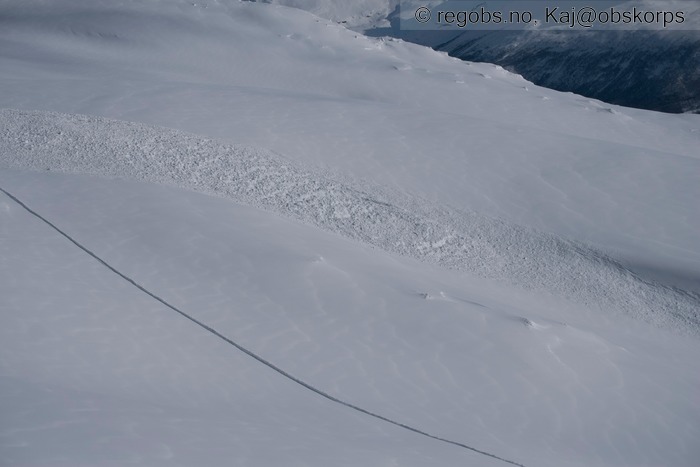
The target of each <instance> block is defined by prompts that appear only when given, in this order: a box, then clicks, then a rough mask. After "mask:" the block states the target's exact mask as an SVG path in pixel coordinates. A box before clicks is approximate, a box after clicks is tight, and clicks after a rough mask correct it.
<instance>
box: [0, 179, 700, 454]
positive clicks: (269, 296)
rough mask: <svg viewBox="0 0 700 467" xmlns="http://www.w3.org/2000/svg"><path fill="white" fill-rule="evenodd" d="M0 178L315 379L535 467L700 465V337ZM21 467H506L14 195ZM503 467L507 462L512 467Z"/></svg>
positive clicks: (124, 202) (368, 257)
mask: <svg viewBox="0 0 700 467" xmlns="http://www.w3.org/2000/svg"><path fill="white" fill-rule="evenodd" d="M0 184H1V186H2V187H3V189H6V190H8V191H10V192H11V193H12V194H13V195H15V196H17V197H18V198H19V199H20V200H22V201H23V202H24V203H26V204H27V205H28V206H29V207H31V208H32V209H34V210H36V211H37V212H39V213H40V214H42V215H45V216H47V217H48V218H49V220H50V221H51V222H53V223H54V224H55V225H57V226H58V227H59V228H63V229H64V230H65V231H67V233H68V234H70V235H72V236H73V237H74V238H76V239H78V240H79V241H80V242H82V244H84V245H85V246H86V247H88V248H89V249H90V250H91V251H94V252H96V253H97V254H98V255H100V256H101V257H102V258H104V259H105V260H106V261H107V262H109V263H110V264H111V265H113V266H114V267H116V268H117V269H119V270H120V271H122V272H123V273H125V274H127V275H128V276H129V277H132V278H136V279H137V280H138V282H139V283H140V284H142V285H143V286H145V287H146V288H148V289H149V290H151V291H153V292H154V293H156V294H157V295H158V296H160V297H164V298H165V299H166V300H168V301H170V302H171V303H173V304H174V305H175V306H177V307H179V308H180V309H182V310H186V311H187V312H189V313H190V314H192V315H193V316H194V317H196V318H198V319H200V320H202V321H204V322H206V323H208V324H209V325H210V326H213V327H215V328H216V329H217V330H218V331H219V332H221V333H223V334H225V335H227V336H229V337H231V338H233V339H236V340H237V341H238V342H240V343H241V344H242V345H244V346H246V347H248V348H250V349H252V350H254V351H256V352H257V353H258V354H260V355H262V356H263V357H265V358H267V359H269V360H270V361H272V362H274V363H275V364H277V365H278V366H280V367H282V368H283V369H285V370H286V371H289V372H291V373H292V374H294V375H296V376H297V377H301V378H302V379H304V380H305V381H307V382H309V383H312V384H314V385H316V386H317V387H320V388H322V389H324V390H326V391H328V392H330V393H332V394H334V395H336V396H337V397H341V398H343V399H345V400H348V401H351V402H352V403H355V404H358V405H360V406H362V407H364V408H366V409H368V410H373V411H376V412H378V413H381V414H383V415H385V416H388V417H391V418H393V419H395V420H398V421H401V422H403V423H408V424H412V425H414V426H417V427H420V428H421V429H423V430H426V431H429V432H432V433H435V434H438V435H440V436H444V437H447V438H451V439H455V440H457V441H461V442H464V443H467V444H469V445H472V446H475V447H476V448H479V449H483V450H487V451H491V452H494V453H496V454H498V455H500V456H502V457H505V458H512V459H514V460H515V461H518V462H521V463H523V464H524V465H528V466H529V465H533V466H569V465H571V466H579V465H580V466H596V465H649V466H651V465H687V466H690V465H694V462H695V460H696V459H697V455H698V451H697V449H698V448H697V443H696V440H697V438H698V435H700V423H699V422H700V420H699V419H698V418H699V417H698V414H699V413H700V411H698V408H699V407H698V399H697V387H698V384H700V371H698V370H700V368H699V367H698V360H697V352H698V341H697V339H690V338H683V337H679V336H677V335H673V334H669V333H668V332H667V331H662V330H659V329H656V328H651V327H648V326H647V325H645V324H643V323H641V322H635V321H630V320H626V319H622V318H620V317H615V315H607V316H606V315H603V316H601V315H600V314H599V313H596V312H592V311H590V310H583V309H579V308H577V307H574V306H571V305H568V306H567V305H566V304H563V303H554V302H550V301H548V300H546V299H543V298H542V297H540V296H537V295H529V294H524V293H522V292H518V291H517V290H512V289H510V288H508V287H506V286H502V285H498V284H493V283H489V282H484V281H481V280H479V279H478V278H475V277H473V276H472V275H469V274H463V273H455V272H450V271H445V270H441V269H436V268H433V267H430V266H426V265H425V264H422V263H420V262H417V261H414V260H410V259H404V258H401V257H397V256H394V255H390V254H387V253H383V252H381V251H378V250H376V249H372V248H369V247H367V246H365V245H363V244H361V243H357V242H353V241H348V240H345V239H343V238H340V237H338V236H336V235H333V234H328V233H324V232H322V231H319V230H318V229H316V228H313V227H309V226H304V225H301V224H298V223H295V222H292V221H288V220H285V219H283V218H281V217H279V216H277V215H274V214H270V213H265V212H262V211H259V210H257V209H253V208H251V207H244V206H240V205H237V204H233V203H231V202H229V201H228V200H225V199H220V198H212V197H208V196H203V195H199V194H195V193H192V192H188V191H182V190H179V189H173V188H166V187H160V186H157V185H154V184H143V183H134V182H128V181H117V180H107V179H101V178H100V179H98V178H92V177H85V176H77V175H70V176H69V175H60V174H55V173H46V172H17V171H13V170H3V171H2V173H1V174H0ZM0 202H1V203H2V204H1V205H0V216H2V217H1V218H2V221H1V222H0V229H1V230H0V236H1V237H0V238H2V239H3V241H2V242H0V245H1V246H2V252H1V253H2V258H3V262H2V266H3V267H2V268H0V274H2V276H1V277H0V279H1V280H0V284H2V287H3V291H2V296H3V297H5V299H4V300H3V301H2V302H0V306H1V307H2V308H1V309H2V317H3V326H2V327H0V333H1V335H0V346H1V351H0V355H2V360H0V362H1V365H2V366H1V367H0V372H1V373H0V374H2V384H3V392H2V393H3V399H2V413H3V414H4V416H3V418H2V422H1V423H2V425H1V426H2V438H1V439H2V444H1V446H2V448H1V449H2V451H1V452H2V459H3V462H4V463H6V464H7V465H37V464H39V465H117V464H123V463H127V462H129V463H135V464H139V463H141V464H146V465H161V464H163V465H221V464H227V465H230V464H233V465H260V466H267V465H319V466H320V465H329V464H332V465H392V462H393V463H394V464H393V465H402V466H403V465H464V464H467V465H485V466H487V465H499V463H497V462H496V461H493V460H491V459H489V458H487V457H484V456H477V455H476V454H474V453H471V452H468V451H464V450H460V449H458V448H456V447H454V446H449V445H446V444H443V443H439V442H437V441H434V440H424V439H421V437H420V436H418V435H415V434H413V433H410V432H405V433H404V432H401V430H399V429H397V428H395V427H392V426H391V425H386V424H383V423H381V422H376V421H375V420H372V419H369V420H368V419H367V417H362V416H360V415H359V414H354V413H353V412H352V411H349V410H347V409H344V408H341V407H335V406H333V405H332V404H330V403H328V401H326V400H324V399H322V398H320V397H318V396H316V395H314V394H312V393H310V392H309V391H306V390H303V389H301V388H300V387H297V386H295V385H294V384H292V383H289V382H287V381H286V380H285V379H284V378H281V377H280V376H279V375H277V374H276V373H273V372H271V371H270V370H269V369H268V368H265V367H263V366H262V365H260V364H258V363H257V362H255V361H253V360H252V359H250V358H248V357H246V356H245V355H243V354H241V353H240V352H238V351H236V350H235V349H233V348H231V347H230V346H227V345H225V344H223V343H222V342H220V341H218V340H217V339H215V338H213V337H212V336H211V335H208V334H207V333H205V332H203V331H202V330H201V329H199V328H197V327H196V326H194V325H193V324H192V323H190V322H189V321H187V320H184V319H183V318H181V317H180V316H178V315H176V314H175V313H174V312H172V311H170V310H168V309H166V308H165V307H163V306H162V305H161V304H159V303H158V302H156V301H154V300H152V299H150V298H149V297H148V296H146V295H145V294H142V293H141V292H139V291H138V290H136V289H135V288H134V287H132V286H131V285H130V284H128V283H127V282H125V281H124V280H122V279H121V278H119V277H118V276H116V275H114V274H113V273H111V272H110V271H108V270H107V269H106V268H104V267H103V266H101V265H100V264H99V263H97V262H96V261H94V260H93V259H92V258H90V257H89V256H87V255H85V254H84V253H83V252H81V251H80V250H79V249H78V248H76V247H75V246H74V245H72V244H70V243H69V242H68V241H67V240H66V239H65V238H63V237H61V236H60V235H58V234H57V233H56V232H55V231H53V230H52V229H50V228H48V227H47V226H46V225H45V224H43V223H42V222H40V221H38V220H37V219H36V218H34V217H32V216H31V215H29V214H28V213H27V212H26V211H24V210H23V209H22V208H20V207H19V206H18V205H17V204H15V203H14V202H12V201H11V200H9V198H7V197H3V198H2V201H0ZM501 465H505V464H501Z"/></svg>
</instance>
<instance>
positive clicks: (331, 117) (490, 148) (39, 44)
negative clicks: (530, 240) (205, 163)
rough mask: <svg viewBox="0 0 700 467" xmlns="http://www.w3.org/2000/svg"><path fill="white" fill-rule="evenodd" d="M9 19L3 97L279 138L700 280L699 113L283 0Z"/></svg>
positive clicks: (342, 164) (97, 9) (63, 9)
mask: <svg viewBox="0 0 700 467" xmlns="http://www.w3.org/2000/svg"><path fill="white" fill-rule="evenodd" d="M2 21H3V24H2V28H0V40H2V41H3V42H4V43H6V44H8V45H10V47H3V48H2V51H1V52H0V63H2V66H1V67H0V91H1V92H0V106H3V107H14V108H21V109H45V110H54V111H61V112H68V113H84V114H94V115H102V116H106V117H112V118H118V119H124V120H131V121H139V122H144V123H151V124H158V125H163V126H168V127H172V128H177V129H181V130H186V131H191V132H194V133H198V134H202V135H205V136H209V137H217V138H223V139H227V140H229V141H234V142H237V143H244V144H248V145H253V146H258V147H266V148H270V149H272V150H273V151H276V152H278V153H280V154H283V155H284V156H285V157H287V158H289V159H291V160H295V161H298V162H302V163H305V164H311V165H315V166H319V167H323V166H325V167H331V168H333V170H337V171H338V172H340V173H342V174H344V175H346V176H349V177H352V178H355V179H364V180H369V181H371V182H373V183H375V184H377V185H386V186H389V187H391V188H393V189H396V190H399V191H405V192H409V193H411V194H413V195H417V196H419V197H424V198H427V199H429V200H431V201H434V202H436V203H438V204H447V205H450V206H453V207H456V208H458V209H464V210H469V211H477V212H480V213H483V214H486V215H489V216H495V217H501V218H504V219H506V220H508V221H510V222H515V223H519V224H523V225H526V226H530V227H535V228H538V229H540V230H543V231H547V232H553V233H556V234H558V235H564V236H568V237H572V238H574V239H577V240H582V241H585V242H589V243H591V244H593V245H594V246H596V247H598V248H601V249H604V250H605V251H606V252H608V253H609V254H612V255H614V256H615V257H616V258H617V259H619V260H621V261H623V262H624V263H625V264H626V265H628V266H630V267H633V268H634V269H635V270H637V271H640V273H644V274H650V275H653V277H655V278H657V279H659V280H663V281H666V282H668V283H672V284H677V285H682V286H683V287H693V285H692V284H697V283H698V280H697V279H698V276H699V274H700V251H699V250H698V243H697V241H696V232H697V231H698V230H699V229H700V225H699V223H700V220H698V219H700V216H698V215H697V208H696V200H697V199H699V198H700V192H699V190H700V184H698V183H697V176H696V175H695V174H697V173H698V166H697V164H698V152H697V148H698V147H700V120H698V118H697V117H695V116H690V115H687V116H675V117H674V116H667V115H662V114H654V113H648V112H642V111H635V110H630V109H623V108H619V107H615V106H609V105H605V104H603V103H601V102H598V101H593V100H590V99H585V98H581V97H579V96H574V95H566V94H560V93H557V92H554V91H550V90H546V89H542V88H538V87H536V86H533V85H532V84H530V83H529V82H527V81H525V80H524V79H522V78H521V77H519V76H517V75H513V74H511V73H508V72H506V71H505V70H503V69H502V68H500V67H497V66H493V65H485V64H468V63H463V62H461V61H459V60H457V59H454V58H450V57H448V56H447V55H446V54H441V53H437V52H434V51H431V50H429V49H426V48H423V47H419V46H416V45H411V44H407V43H404V42H401V41H395V40H388V39H387V40H379V39H371V38H367V37H364V36H361V35H358V34H356V33H354V32H352V31H349V30H347V29H345V28H343V27H341V26H339V25H337V24H335V23H333V22H328V21H325V20H322V19H320V18H318V17H316V16H313V15H311V14H309V13H306V12H303V11H300V10H297V9H292V8H286V7H282V6H278V5H266V4H256V3H249V2H243V3H237V2H234V3H231V4H222V3H217V2H208V3H206V4H204V3H202V4H200V3H197V4H195V5H193V4H192V3H191V2H157V1H155V2H148V3H146V4H143V3H140V2H133V3H131V2H125V3H118V4H115V3H114V2H105V1H95V2H89V3H85V2H72V1H68V0H66V1H61V2H51V3H50V4H44V3H41V2H36V1H26V2H21V3H12V2H6V3H4V4H3V16H2Z"/></svg>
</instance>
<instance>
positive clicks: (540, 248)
mask: <svg viewBox="0 0 700 467" xmlns="http://www.w3.org/2000/svg"><path fill="white" fill-rule="evenodd" d="M0 121H1V122H2V124H1V125H0V128H1V130H0V167H8V168H21V169H33V170H57V171H62V172H71V173H86V174H95V175H101V176H108V177H123V178H129V179H136V180H145V181H153V182H158V183H165V184H170V185H176V186H180V187H185V188H189V189H193V190H197V191H201V192H205V193H211V194H217V195H220V196H224V197H228V198H231V199H233V200H235V201H238V202H243V203H247V204H251V205H255V206H258V207H262V208H265V209H268V210H272V211H275V212H277V213H280V214H282V215H285V216H289V217H292V218H294V219H297V220H300V221H303V222H307V223H311V224H314V225H316V226H318V227H321V228H323V229H326V230H329V231H333V232H336V233H339V234H342V235H344V236H347V237H350V238H353V239H356V240H359V241H362V242H366V243H369V244H372V245H374V246H376V247H379V248H382V249H385V250H388V251H391V252H396V253H400V254H403V255H408V256H411V257H414V258H417V259H420V260H424V261H429V262H431V263H436V264H439V265H442V266H445V267H449V268H454V269H459V270H468V271H471V272H474V273H476V274H479V275H481V276H484V277H488V278H492V279H498V280H503V281H506V282H509V283H511V284H515V285H518V286H521V287H524V288H526V289H530V290H541V291H543V292H544V291H546V292H547V293H551V294H554V295H556V296H560V297H564V298H567V299H569V300H573V301H575V302H578V303H582V304H585V305H588V306H593V307H600V308H602V309H603V310H604V311H606V312H608V311H618V312H625V313H628V314H631V315H634V316H636V317H639V318H642V319H644V320H646V321H649V322H653V323H655V324H658V325H663V326H667V327H671V328H675V329H677V330H685V331H687V332H693V333H696V332H697V331H698V330H700V317H699V316H698V310H700V298H698V297H697V296H695V295H693V294H690V293H687V292H685V291H682V290H679V289H674V288H670V287H666V286H662V285H659V284H655V283H652V282H649V281H645V280H643V279H641V278H639V277H637V276H636V275H634V274H632V273H631V272H629V271H628V270H626V269H624V268H623V267H621V266H620V265H619V264H617V263H616V262H614V261H613V260H611V259H610V258H608V257H606V256H605V255H603V254H602V253H600V252H598V251H595V250H593V249H591V248H589V247H587V246H585V245H582V244H579V243H575V242H572V241H568V240H565V239H562V238H559V237H556V236H553V235H548V234H543V233H540V232H536V231H533V230H530V229H526V228H523V227H519V226H516V225H513V224H509V223H506V222H503V221H499V220H494V219H490V218H486V217H484V216H481V215H477V214H474V213H469V212H463V211H456V210H452V209H448V208H443V207H438V206H434V205H432V204H430V203H427V202H425V201H422V200H420V199H417V198H409V197H407V196H403V195H401V196H400V195H397V194H394V193H388V192H386V190H382V189H379V188H374V187H372V186H363V187H362V188H361V189H359V188H357V187H355V186H354V185H353V184H351V183H347V182H339V181H337V180H334V179H333V178H331V177H328V176H325V175H323V174H320V173H316V172H314V171H312V170H309V169H306V168H302V167H300V166H297V165H294V164H292V163H290V162H289V161H286V160H284V159H283V158H282V157H280V156H278V155H276V154H274V153H272V152H270V151H267V150H262V149H256V148H250V147H242V146H233V145H228V144H224V143H221V142H218V141H216V140H210V139H205V138H202V137H198V136H194V135H190V134H186V133H182V132H178V131H175V130H169V129H164V128H157V127H151V126H145V125H141V124H136V123H127V122H120V121H114V120H107V119H103V118H98V117H87V116H76V115H66V114H57V113H48V112H24V111H16V110H3V111H1V112H0Z"/></svg>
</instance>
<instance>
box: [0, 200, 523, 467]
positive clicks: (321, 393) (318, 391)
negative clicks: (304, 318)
mask: <svg viewBox="0 0 700 467" xmlns="http://www.w3.org/2000/svg"><path fill="white" fill-rule="evenodd" d="M0 191H2V192H3V193H4V194H5V195H6V196H7V197H9V198H10V199H11V200H12V201H14V202H15V203H17V204H18V205H19V206H21V207H22V208H23V209H24V210H26V211H27V212H29V213H30V214H31V215H33V216H35V217H36V218H38V219H39V220H41V221H42V222H44V223H45V224H47V225H48V226H49V227H51V228H52V229H53V230H55V231H56V232H58V233H59V234H61V235H62V236H63V237H65V238H66V239H67V240H68V241H70V242H71V243H73V244H74V245H75V246H77V247H78V248H80V249H81V250H82V251H84V252H85V253H87V254H88V255H90V256H91V257H93V258H94V259H95V260H96V261H97V262H99V263H100V264H102V265H103V266H104V267H106V268H107V269H109V270H110V271H112V272H113V273H114V274H116V275H117V276H119V277H121V278H122V279H124V280H125V281H127V282H128V283H130V284H131V285H133V286H134V287H136V288H137V289H139V290H140V291H142V292H143V293H145V294H146V295H148V296H150V297H151V298H153V299H154V300H156V301H158V302H160V303H162V304H163V305H165V306H166V307H168V308H170V309H171V310H173V311H174V312H176V313H178V314H179V315H181V316H183V317H184V318H187V319H188V320H190V321H192V322H193V323H195V324H196V325H198V326H199V327H201V328H202V329H204V330H206V331H208V332H209V333H211V334H213V335H215V336H216V337H218V338H219V339H221V340H223V341H224V342H226V343H228V344H230V345H232V346H234V347H235V348H236V349H238V350H240V351H241V352H243V353H245V354H246V355H248V356H249V357H252V358H254V359H255V360H257V361H258V362H260V363H262V364H263V365H265V366H267V367H268V368H270V369H272V370H274V371H276V372H277V373H279V374H280V375H282V376H284V377H285V378H287V379H289V380H291V381H293V382H295V383H297V384H299V385H300V386H302V387H304V388H306V389H308V390H309V391H312V392H314V393H316V394H318V395H319V396H322V397H325V398H326V399H328V400H330V401H332V402H335V403H337V404H340V405H343V406H345V407H348V408H350V409H352V410H355V411H357V412H360V413H363V414H365V415H369V416H370V417H374V418H376V419H378V420H382V421H384V422H387V423H391V424H392V425H395V426H398V427H400V428H403V429H405V430H408V431H412V432H414V433H417V434H419V435H422V436H425V437H428V438H431V439H434V440H437V441H442V442H444V443H448V444H451V445H454V446H458V447H461V448H464V449H468V450H470V451H473V452H476V453H477V454H482V455H484V456H487V457H491V458H493V459H497V460H499V461H502V462H505V463H508V464H511V465H516V466H519V467H525V466H524V465H523V464H520V463H518V462H515V461H511V460H508V459H505V458H503V457H499V456H497V455H496V454H492V453H490V452H486V451H482V450H480V449H477V448H474V447H471V446H468V445H466V444H464V443H460V442H459V441H452V440H450V439H447V438H442V437H440V436H436V435H432V434H430V433H427V432H425V431H422V430H420V429H418V428H414V427H412V426H410V425H406V424H404V423H401V422H397V421H395V420H392V419H390V418H387V417H384V416H382V415H380V414H377V413H374V412H371V411H369V410H366V409H363V408H362V407H359V406H357V405H354V404H352V403H350V402H346V401H344V400H342V399H338V398H337V397H335V396H333V395H331V394H328V393H327V392H325V391H323V390H321V389H318V388H316V387H315V386H312V385H311V384H309V383H307V382H305V381H303V380H301V379H299V378H297V377H296V376H294V375H292V374H290V373H288V372H286V371H284V370H283V369H282V368H280V367H278V366H276V365H275V364H273V363H271V362H270V361H268V360H265V359H264V358H263V357H261V356H259V355H257V354H256V353H254V352H253V351H251V350H248V349H247V348H245V347H243V346H242V345H240V344H238V343H236V342H235V341H233V340H232V339H230V338H228V337H226V336H225V335H223V334H221V333H220V332H219V331H217V330H216V329H214V328H212V327H210V326H208V325H207V324H205V323H203V322H202V321H199V320H198V319H196V318H194V317H192V316H190V315H189V314H187V313H185V312H184V311H182V310H180V309H178V308H177V307H175V306H174V305H171V304H170V303H168V302H167V301H165V300H164V299H163V298H161V297H159V296H158V295H156V294H154V293H153V292H151V291H149V290H148V289H146V288H145V287H144V286H142V285H140V284H139V283H138V282H136V281H135V280H134V279H132V278H130V277H129V276H127V275H125V274H123V273H122V272H120V271H119V270H117V269H116V268H114V267H113V266H111V265H110V264H109V263H107V262H106V261H105V260H103V259H102V258H100V257H99V256H97V255H96V254H95V253H93V252H92V251H90V250H89V249H88V248H86V247H85V246H83V245H82V244H81V243H80V242H78V241H77V240H75V239H74V238H73V237H71V236H70V235H68V234H67V233H65V232H64V231H63V230H61V229H60V228H58V227H57V226H56V225H54V224H53V223H51V221H49V220H48V219H46V218H45V217H43V216H42V215H41V214H39V213H37V212H36V211H34V210H32V209H31V208H30V207H29V206H27V205H26V204H24V203H23V202H22V201H20V200H19V199H18V198H17V197H16V196H14V195H13V194H12V193H10V192H8V191H6V190H5V189H4V188H2V187H0Z"/></svg>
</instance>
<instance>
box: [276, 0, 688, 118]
mask: <svg viewBox="0 0 700 467" xmlns="http://www.w3.org/2000/svg"><path fill="white" fill-rule="evenodd" d="M263 1H268V2H272V3H277V4H282V5H287V6H291V7H295V8H300V9H303V10H307V11H310V12H312V13H314V14H316V15H318V16H321V17H324V18H328V19H331V20H333V21H336V22H339V23H342V24H344V25H346V26H348V27H350V28H353V29H355V30H361V31H365V32H366V33H367V34H369V35H372V36H375V37H380V36H391V37H397V38H402V39H405V40H408V41H411V42H415V43H418V44H423V45H428V46H430V47H434V48H436V49H437V50H441V51H445V52H448V53H449V54H450V55H452V56H454V57H458V58H460V59H462V60H468V61H473V62H487V63H495V64H498V65H501V66H503V67H504V68H506V69H508V70H511V71H514V72H516V73H519V74H521V75H523V76H524V77H525V78H526V79H528V80H529V81H532V82H534V83H536V84H538V85H541V86H546V87H549V88H552V89H557V90H559V91H570V92H575V93H577V94H581V95H584V96H588V97H591V98H595V99H600V100H602V101H605V102H610V103H613V104H618V105H624V106H628V107H635V108H643V109H651V110H657V111H662V112H674V113H682V112H695V113H698V112H700V27H698V24H697V23H698V22H700V14H698V11H697V6H696V5H695V4H694V3H697V2H687V1H686V2H684V1H680V2H679V1H675V2H669V1H668V0H645V1H643V2H641V1H639V0H634V1H619V2H607V6H611V5H615V6H616V7H617V8H618V9H619V10H624V9H626V8H628V6H627V5H635V6H637V7H639V8H644V9H645V11H646V10H648V11H668V10H670V9H673V8H678V9H681V10H682V11H684V12H685V13H686V15H685V16H686V17H685V18H684V19H685V22H684V25H683V28H682V29H679V28H675V29H674V30H666V31H653V30H649V29H648V28H647V29H645V28H644V27H642V26H640V27H638V28H637V29H636V30H631V31H629V30H628V31H624V30H617V31H606V30H605V29H606V26H605V25H597V26H596V27H594V28H593V29H591V30H588V31H578V32H575V31H554V30H550V31H546V30H543V27H539V28H538V29H537V31H527V30H523V31H510V32H505V31H498V30H489V31H474V30H468V29H467V30H456V29H452V30H449V31H411V30H402V28H401V23H400V20H399V9H398V5H399V1H398V0H364V1H352V2H349V1H344V0H263ZM425 3H426V4H431V5H434V4H435V3H436V2H425ZM437 3H440V2H437ZM533 3H534V4H536V3H535V2H523V1H519V2H509V1H494V0H490V1H476V0H475V1H473V2H466V1H462V2H458V5H459V8H460V9H463V8H465V5H467V6H470V7H474V8H477V7H479V6H484V7H486V8H491V9H493V11H510V8H517V9H518V10H519V11H535V12H537V11H540V10H541V8H533ZM542 3H543V2H539V4H540V5H541V4H542ZM416 4H418V3H416ZM593 5H594V6H599V5H606V4H604V3H602V2H600V1H598V2H595V3H594V4H593ZM552 6H559V7H560V8H563V6H562V4H552ZM672 7H673V8H672ZM446 8H447V7H446ZM674 11H675V10H674ZM404 16H410V12H406V13H405V15H404Z"/></svg>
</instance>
